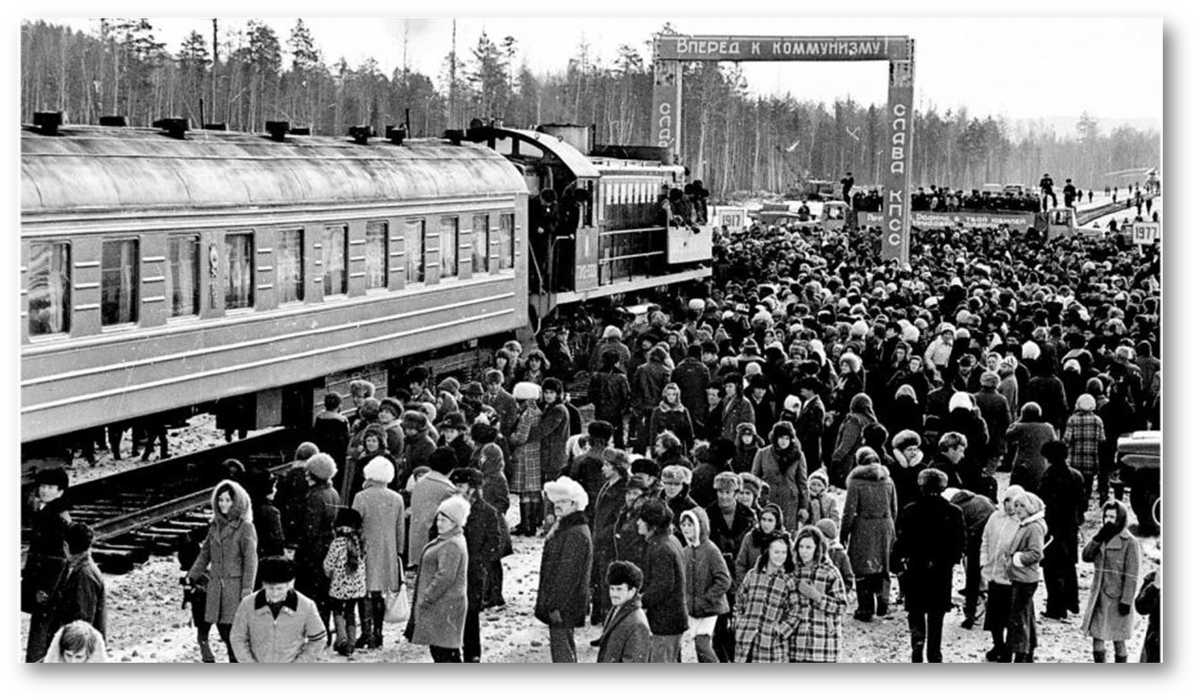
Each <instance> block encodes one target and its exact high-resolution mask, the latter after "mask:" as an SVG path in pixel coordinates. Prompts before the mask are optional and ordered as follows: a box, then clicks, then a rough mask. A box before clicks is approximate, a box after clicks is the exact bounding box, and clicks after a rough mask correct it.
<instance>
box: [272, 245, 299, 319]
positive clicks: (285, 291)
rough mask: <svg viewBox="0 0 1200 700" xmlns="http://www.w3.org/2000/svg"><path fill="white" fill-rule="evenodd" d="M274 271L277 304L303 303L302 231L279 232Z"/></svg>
mask: <svg viewBox="0 0 1200 700" xmlns="http://www.w3.org/2000/svg"><path fill="white" fill-rule="evenodd" d="M275 270H276V272H275V276H276V284H277V285H278V288H279V303H280V304H288V303H291V302H294V301H304V229H299V228H296V229H287V230H285V231H280V232H279V249H278V254H277V256H276V259H275Z"/></svg>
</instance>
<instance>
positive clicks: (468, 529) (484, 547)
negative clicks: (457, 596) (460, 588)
mask: <svg viewBox="0 0 1200 700" xmlns="http://www.w3.org/2000/svg"><path fill="white" fill-rule="evenodd" d="M463 537H465V538H466V540H467V609H468V610H471V611H474V612H478V611H479V609H480V608H482V607H483V588H484V583H485V582H486V579H487V572H488V571H489V570H490V569H491V568H492V564H493V563H494V562H496V561H497V560H499V559H500V553H501V551H502V550H501V549H500V518H499V516H498V515H497V514H496V509H495V508H493V507H492V505H491V504H490V503H488V502H487V501H485V500H483V499H481V498H476V499H475V501H474V502H473V503H471V514H470V515H468V516H467V524H466V526H465V527H464V528H463Z"/></svg>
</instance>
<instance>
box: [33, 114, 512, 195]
mask: <svg viewBox="0 0 1200 700" xmlns="http://www.w3.org/2000/svg"><path fill="white" fill-rule="evenodd" d="M526 193H527V188H526V185H525V182H524V180H523V178H522V177H521V175H520V173H519V172H518V171H517V169H516V168H514V167H513V165H512V164H511V163H509V162H508V161H507V160H506V159H505V158H504V157H503V156H501V155H500V154H498V153H496V152H494V151H492V150H490V149H487V148H484V147H482V146H478V145H475V144H470V143H464V144H462V145H458V146H455V145H452V144H450V143H447V142H445V141H442V140H439V139H412V140H406V141H405V142H404V143H403V144H402V145H399V146H397V145H394V144H392V143H390V142H388V141H386V140H382V139H372V140H371V141H370V142H369V143H368V144H365V145H359V144H356V143H354V142H352V141H350V140H348V139H345V140H342V139H335V138H326V137H312V136H291V135H289V136H288V137H287V140H286V141H285V142H282V143H280V142H276V141H272V140H271V139H270V138H269V137H268V136H266V135H259V134H248V133H240V132H221V131H190V132H188V133H187V138H186V139H175V138H172V137H171V136H169V135H167V134H165V133H164V132H162V131H160V130H158V129H150V128H137V127H124V128H113V127H95V126H78V125H67V126H63V127H61V128H60V130H59V135H57V136H46V135H43V134H41V133H39V132H36V131H33V130H30V129H24V130H22V136H21V211H22V214H23V215H36V214H53V213H72V212H85V211H106V210H120V211H124V212H128V211H130V210H179V209H189V208H195V209H204V208H229V207H272V206H286V205H293V204H326V203H327V204H356V203H371V202H380V201H404V200H421V199H431V198H450V197H478V196H486V195H522V194H526Z"/></svg>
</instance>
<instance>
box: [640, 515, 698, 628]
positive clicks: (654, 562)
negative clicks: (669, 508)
mask: <svg viewBox="0 0 1200 700" xmlns="http://www.w3.org/2000/svg"><path fill="white" fill-rule="evenodd" d="M640 566H641V568H642V573H643V575H644V576H645V579H644V580H643V582H642V607H643V608H645V610H646V619H647V620H648V621H649V622H650V631H651V632H653V633H654V634H656V635H660V634H661V635H672V634H683V633H684V632H686V631H687V628H688V619H687V617H688V613H687V607H686V605H685V601H684V594H685V591H686V586H687V581H686V574H685V572H684V564H683V548H682V547H680V546H679V540H677V539H675V537H674V535H671V534H670V533H663V534H660V535H652V536H651V537H649V538H648V539H647V540H646V550H645V552H644V553H643V554H642V561H641V563H640Z"/></svg>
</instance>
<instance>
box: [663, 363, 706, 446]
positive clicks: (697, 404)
mask: <svg viewBox="0 0 1200 700" xmlns="http://www.w3.org/2000/svg"><path fill="white" fill-rule="evenodd" d="M671 381H672V382H674V383H675V384H678V385H679V402H680V403H682V404H683V407H684V408H686V409H687V410H688V414H689V415H691V417H692V422H693V423H695V424H696V434H698V435H702V434H704V425H703V424H704V420H705V417H706V416H707V415H708V397H707V390H708V385H709V384H710V383H711V382H712V376H711V375H710V373H709V371H708V367H706V366H705V365H704V363H703V362H701V361H700V346H699V345H690V346H688V349H687V357H685V358H684V359H683V362H680V363H679V364H678V365H677V366H676V367H675V369H674V370H673V371H672V372H671Z"/></svg>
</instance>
